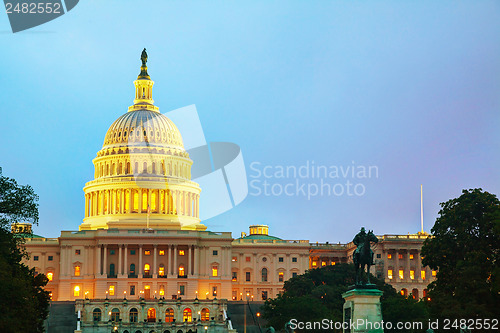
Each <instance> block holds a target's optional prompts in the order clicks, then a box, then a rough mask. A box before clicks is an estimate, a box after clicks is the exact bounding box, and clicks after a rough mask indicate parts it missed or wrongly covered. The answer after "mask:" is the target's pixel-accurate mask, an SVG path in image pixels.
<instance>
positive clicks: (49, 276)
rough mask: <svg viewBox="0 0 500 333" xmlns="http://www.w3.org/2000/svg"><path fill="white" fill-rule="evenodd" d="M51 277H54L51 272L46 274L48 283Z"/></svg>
mask: <svg viewBox="0 0 500 333" xmlns="http://www.w3.org/2000/svg"><path fill="white" fill-rule="evenodd" d="M53 277H54V273H52V272H48V273H47V279H49V281H52V278H53Z"/></svg>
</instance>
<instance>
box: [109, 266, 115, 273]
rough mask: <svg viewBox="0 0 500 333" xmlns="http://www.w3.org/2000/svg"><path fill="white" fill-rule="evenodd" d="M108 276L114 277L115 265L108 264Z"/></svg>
mask: <svg viewBox="0 0 500 333" xmlns="http://www.w3.org/2000/svg"><path fill="white" fill-rule="evenodd" d="M109 275H110V276H115V264H110V265H109Z"/></svg>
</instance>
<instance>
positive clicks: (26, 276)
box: [0, 168, 49, 333]
mask: <svg viewBox="0 0 500 333" xmlns="http://www.w3.org/2000/svg"><path fill="white" fill-rule="evenodd" d="M1 171H2V170H1V168H0V295H1V297H0V332H6V333H17V332H19V333H25V332H34V333H37V332H43V331H44V329H43V322H44V320H45V318H47V315H48V306H49V295H48V292H47V291H44V290H43V287H44V286H45V285H46V284H47V282H48V279H47V277H46V276H45V275H43V274H36V272H35V270H34V269H30V268H29V267H27V266H26V265H25V264H23V263H22V260H23V259H26V258H27V253H26V252H25V251H24V249H23V247H22V244H23V242H24V238H23V236H19V235H13V234H12V233H11V232H10V230H9V228H10V226H11V224H12V223H19V222H30V223H33V224H37V223H38V196H37V195H36V194H35V192H34V191H33V189H32V188H31V187H30V186H28V185H24V186H20V185H18V184H17V182H16V181H15V180H14V179H10V178H7V177H4V176H3V175H2V172H1Z"/></svg>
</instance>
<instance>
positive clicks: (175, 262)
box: [174, 245, 179, 276]
mask: <svg viewBox="0 0 500 333" xmlns="http://www.w3.org/2000/svg"><path fill="white" fill-rule="evenodd" d="M177 275H179V270H178V269H177V245H174V276H177Z"/></svg>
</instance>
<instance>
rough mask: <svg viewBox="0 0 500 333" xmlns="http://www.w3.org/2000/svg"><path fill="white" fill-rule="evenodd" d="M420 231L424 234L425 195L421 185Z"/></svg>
mask: <svg viewBox="0 0 500 333" xmlns="http://www.w3.org/2000/svg"><path fill="white" fill-rule="evenodd" d="M420 231H421V232H422V233H424V195H423V191H422V184H420Z"/></svg>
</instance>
